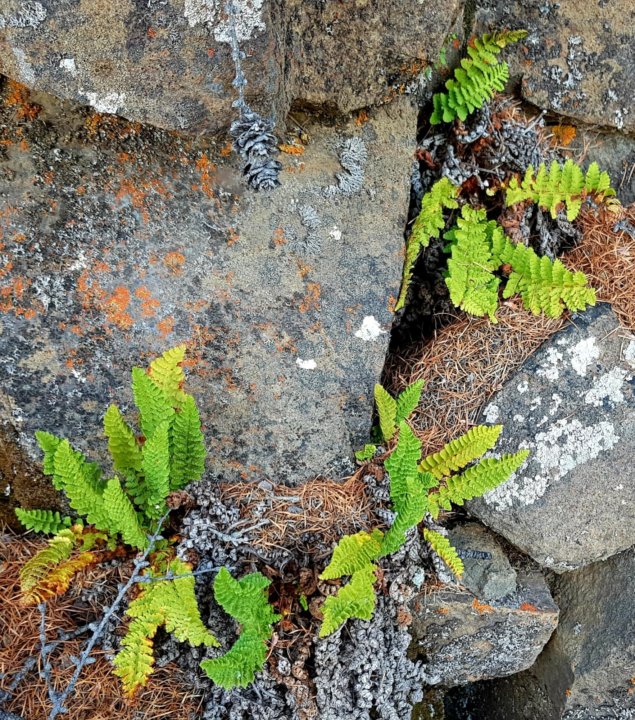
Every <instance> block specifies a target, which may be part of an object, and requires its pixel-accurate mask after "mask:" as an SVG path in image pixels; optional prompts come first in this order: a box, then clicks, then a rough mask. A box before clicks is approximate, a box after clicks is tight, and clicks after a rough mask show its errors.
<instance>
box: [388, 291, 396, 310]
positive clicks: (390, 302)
mask: <svg viewBox="0 0 635 720" xmlns="http://www.w3.org/2000/svg"><path fill="white" fill-rule="evenodd" d="M396 305H397V298H396V297H395V296H394V295H389V296H388V312H390V313H394V312H395V307H396Z"/></svg>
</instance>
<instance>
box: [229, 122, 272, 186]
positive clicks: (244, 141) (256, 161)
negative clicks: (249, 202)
mask: <svg viewBox="0 0 635 720" xmlns="http://www.w3.org/2000/svg"><path fill="white" fill-rule="evenodd" d="M272 131H273V123H272V122H271V121H270V120H265V119H264V118H262V117H261V116H260V115H259V114H258V113H257V112H254V111H253V110H250V109H249V108H247V109H245V110H244V111H243V112H242V113H241V116H240V118H239V119H238V120H235V121H234V122H233V123H232V126H231V134H232V135H233V137H234V149H235V150H236V152H237V153H238V154H239V155H240V157H241V158H242V159H243V160H244V162H245V165H244V168H243V174H244V175H245V176H246V178H247V183H248V185H249V186H250V187H252V188H254V190H272V189H273V188H275V187H277V186H278V185H280V180H279V178H278V175H279V173H280V170H282V165H281V164H280V163H279V162H278V161H277V160H275V156H276V155H277V154H278V141H277V138H276V136H275V135H274V134H273V132H272Z"/></svg>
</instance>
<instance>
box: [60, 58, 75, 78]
mask: <svg viewBox="0 0 635 720" xmlns="http://www.w3.org/2000/svg"><path fill="white" fill-rule="evenodd" d="M60 68H61V69H62V70H64V71H65V72H67V73H69V74H70V75H72V76H73V77H75V76H76V75H77V65H75V58H62V59H61V60H60Z"/></svg>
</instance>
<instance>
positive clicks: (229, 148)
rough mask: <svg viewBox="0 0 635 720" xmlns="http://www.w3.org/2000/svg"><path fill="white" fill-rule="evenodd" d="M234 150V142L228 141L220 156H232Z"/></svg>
mask: <svg viewBox="0 0 635 720" xmlns="http://www.w3.org/2000/svg"><path fill="white" fill-rule="evenodd" d="M233 149H234V146H233V145H232V141H231V140H228V141H227V142H226V143H225V144H224V145H223V147H222V148H221V150H220V154H221V156H222V157H229V156H230V155H231V154H232V151H233Z"/></svg>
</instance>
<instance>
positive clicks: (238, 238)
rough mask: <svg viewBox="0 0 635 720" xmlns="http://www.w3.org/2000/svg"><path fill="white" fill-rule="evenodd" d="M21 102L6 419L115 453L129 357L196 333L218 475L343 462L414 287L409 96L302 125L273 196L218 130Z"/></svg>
mask: <svg viewBox="0 0 635 720" xmlns="http://www.w3.org/2000/svg"><path fill="white" fill-rule="evenodd" d="M25 102H26V101H24V100H23V101H22V104H18V106H17V107H15V108H14V107H13V106H12V105H8V104H7V103H4V104H3V105H0V112H2V113H3V118H2V120H1V121H0V132H2V133H3V135H2V139H3V141H6V142H4V143H3V144H2V145H0V147H1V148H3V150H2V152H3V153H4V155H3V156H2V159H1V160H0V177H2V178H3V181H4V182H3V185H2V191H3V194H4V197H3V208H4V209H3V212H2V215H1V216H0V228H1V229H2V231H3V233H4V236H3V243H4V248H3V250H2V252H1V254H0V322H1V326H0V328H1V330H0V366H1V369H0V374H1V375H2V377H3V392H4V393H5V394H6V395H7V397H8V399H9V403H10V404H11V406H12V407H13V410H12V411H11V412H9V411H6V412H5V411H0V422H5V423H7V424H9V425H10V426H12V427H14V428H15V429H16V430H18V431H19V439H20V443H21V445H22V446H23V447H25V448H27V449H28V451H29V452H30V454H31V457H39V455H40V453H39V451H38V450H37V448H36V447H35V443H34V440H33V433H34V431H35V430H37V429H42V430H48V431H51V432H54V433H56V434H58V435H62V436H64V437H68V438H69V439H70V440H71V441H72V442H75V443H76V444H77V445H78V447H79V448H81V449H82V450H84V451H89V452H90V454H91V455H93V456H94V457H95V458H96V459H102V460H103V459H104V456H105V454H104V448H105V443H104V440H103V437H102V436H101V431H100V427H101V418H102V416H103V413H104V412H105V410H106V407H107V405H108V403H109V402H112V401H116V402H118V403H121V404H122V405H123V406H124V410H125V411H127V412H131V399H132V398H131V393H130V389H129V383H130V369H131V367H132V366H133V365H135V364H136V365H142V366H145V365H146V364H147V362H148V361H149V360H150V359H151V358H152V357H154V356H156V355H157V354H159V353H161V352H163V351H164V350H166V349H167V348H169V347H173V346H175V345H177V344H179V343H181V342H185V343H187V345H188V347H189V360H190V362H189V366H188V374H189V379H188V387H189V390H190V391H191V392H192V393H193V394H194V396H195V397H196V399H197V401H198V404H199V407H200V408H201V413H202V421H203V424H204V430H205V433H206V438H207V446H208V451H209V455H208V459H209V469H210V470H211V471H212V472H213V473H214V474H215V475H216V476H219V477H221V478H223V479H225V480H229V481H231V480H238V479H256V480H258V481H260V480H263V479H267V480H270V481H285V482H288V483H298V482H301V481H302V480H304V479H306V478H308V477H314V476H316V475H319V474H324V475H328V476H331V477H337V476H339V475H340V474H342V473H345V472H348V471H349V470H350V468H351V467H352V464H351V461H352V450H353V448H354V447H358V446H360V445H361V444H363V442H364V441H365V440H366V439H367V437H368V431H369V426H370V418H371V413H372V407H373V398H372V389H373V385H374V383H375V382H376V381H377V380H378V379H379V377H380V374H381V370H382V367H383V363H384V358H385V353H386V348H387V345H388V338H389V330H390V325H391V321H392V314H391V310H390V307H391V296H392V297H393V298H394V297H395V296H396V294H397V292H398V289H399V283H400V280H401V267H402V255H403V229H404V227H405V221H406V214H407V209H408V202H409V187H408V183H409V173H410V168H411V164H412V153H413V148H414V139H415V132H416V109H414V108H411V107H410V105H409V104H408V103H407V102H405V101H403V100H400V101H399V102H397V103H393V104H391V105H389V106H388V107H386V108H383V109H379V110H378V111H376V112H373V113H371V116H370V119H369V121H368V122H367V123H365V124H364V125H361V126H360V125H357V124H355V123H354V122H351V123H350V124H341V123H339V124H330V125H329V126H328V127H326V126H322V125H320V124H319V123H317V122H314V123H312V124H311V123H309V125H308V130H309V133H310V136H311V138H312V140H311V142H310V143H309V145H308V146H307V147H306V149H305V151H304V153H303V154H302V155H285V154H283V155H281V157H282V161H283V163H284V169H283V172H282V174H283V185H282V187H281V188H278V190H276V191H275V192H274V193H272V194H270V195H268V194H262V193H252V192H245V189H244V185H243V182H242V179H241V176H240V172H239V170H238V169H237V168H236V167H235V166H233V165H231V163H230V162H229V161H228V160H227V159H226V157H224V154H226V147H225V146H223V145H222V144H220V143H216V142H214V141H203V140H198V141H191V140H189V141H186V140H184V139H182V138H180V137H178V136H176V135H171V134H168V133H166V132H163V131H158V130H152V129H150V128H145V129H144V128H139V127H138V126H135V125H130V124H129V123H126V122H124V121H123V120H119V119H117V118H112V117H103V116H99V115H87V114H86V113H85V112H84V111H83V110H73V109H69V108H67V107H65V106H63V105H60V103H59V102H56V101H54V100H53V99H52V98H50V97H47V96H33V97H32V98H30V100H29V101H28V103H26V105H25V104H24V103H25ZM25 114H29V115H30V116H31V115H37V117H36V118H35V119H32V120H29V119H28V118H27V119H25V117H23V115H25ZM18 115H20V116H21V117H20V119H19V120H18V119H17V116H18ZM3 123H4V124H3ZM343 154H345V158H347V160H345V162H346V163H347V165H348V167H349V168H351V170H350V171H349V170H344V169H343V168H342V165H341V164H340V156H341V155H343ZM353 161H355V162H353Z"/></svg>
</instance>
